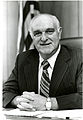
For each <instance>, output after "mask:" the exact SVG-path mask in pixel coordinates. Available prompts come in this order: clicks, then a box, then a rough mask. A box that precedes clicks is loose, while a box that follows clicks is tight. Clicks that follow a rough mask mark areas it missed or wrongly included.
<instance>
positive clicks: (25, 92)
mask: <svg viewBox="0 0 83 120" xmlns="http://www.w3.org/2000/svg"><path fill="white" fill-rule="evenodd" d="M24 94H35V92H27V91H24V92H23V95H24Z"/></svg>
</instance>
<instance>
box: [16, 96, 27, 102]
mask: <svg viewBox="0 0 83 120" xmlns="http://www.w3.org/2000/svg"><path fill="white" fill-rule="evenodd" d="M16 101H17V102H18V103H20V102H29V100H28V99H26V98H23V97H22V96H21V97H18V98H17V99H16Z"/></svg>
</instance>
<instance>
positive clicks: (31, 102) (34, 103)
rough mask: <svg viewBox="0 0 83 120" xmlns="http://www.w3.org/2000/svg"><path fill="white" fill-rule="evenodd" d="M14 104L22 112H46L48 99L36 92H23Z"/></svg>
mask: <svg viewBox="0 0 83 120" xmlns="http://www.w3.org/2000/svg"><path fill="white" fill-rule="evenodd" d="M14 103H15V104H16V105H17V107H18V108H19V109H21V110H31V111H35V110H45V109H46V108H45V103H46V98H45V97H43V96H41V95H39V94H35V93H34V92H23V94H22V95H21V96H17V97H15V98H14Z"/></svg>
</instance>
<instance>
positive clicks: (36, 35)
mask: <svg viewBox="0 0 83 120" xmlns="http://www.w3.org/2000/svg"><path fill="white" fill-rule="evenodd" d="M33 34H34V36H35V37H39V36H41V34H42V32H41V31H34V33H33Z"/></svg>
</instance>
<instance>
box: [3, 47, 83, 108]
mask: <svg viewBox="0 0 83 120" xmlns="http://www.w3.org/2000/svg"><path fill="white" fill-rule="evenodd" d="M38 65H39V54H38V52H37V50H29V51H26V52H23V53H21V54H19V55H18V57H17V60H16V64H15V68H14V69H13V71H12V74H11V75H10V77H9V79H8V81H7V82H6V83H5V84H4V89H3V103H4V107H9V106H10V102H11V100H12V99H13V98H14V97H15V96H17V95H21V94H22V92H23V91H29V92H30V91H35V93H38ZM49 96H50V97H56V99H57V101H58V104H59V109H75V108H82V52H81V51H80V50H77V49H73V48H70V47H67V46H62V47H61V51H60V53H59V55H58V57H57V60H56V63H55V66H54V70H53V74H52V79H51V85H50V92H49Z"/></svg>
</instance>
